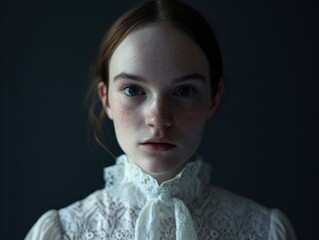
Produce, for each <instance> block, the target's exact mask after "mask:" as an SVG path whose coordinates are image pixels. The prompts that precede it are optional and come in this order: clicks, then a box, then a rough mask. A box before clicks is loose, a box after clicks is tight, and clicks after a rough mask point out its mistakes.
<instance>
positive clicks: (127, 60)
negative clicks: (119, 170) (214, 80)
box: [104, 24, 214, 179]
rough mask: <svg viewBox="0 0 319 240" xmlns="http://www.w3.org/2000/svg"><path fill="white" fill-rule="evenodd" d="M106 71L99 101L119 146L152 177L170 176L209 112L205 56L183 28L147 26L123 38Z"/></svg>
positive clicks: (191, 149) (186, 157) (189, 153)
mask: <svg viewBox="0 0 319 240" xmlns="http://www.w3.org/2000/svg"><path fill="white" fill-rule="evenodd" d="M109 69H110V70H109V88H108V93H107V98H105V99H104V103H105V109H106V112H107V115H108V116H109V118H110V119H112V120H113V123H114V128H115V133H116V137H117V140H118V142H119V145H120V146H121V148H122V149H123V151H124V152H125V153H126V154H127V155H128V157H129V159H131V160H132V161H134V162H135V163H136V164H138V165H139V166H140V167H141V168H142V169H143V170H144V171H146V172H148V173H150V174H152V175H153V176H154V177H155V178H156V177H158V178H166V179H167V178H170V177H173V176H174V175H176V173H177V172H178V171H179V169H180V168H182V167H183V165H184V164H185V163H186V162H188V161H191V160H192V158H193V156H194V153H195V152H196V150H197V148H198V146H199V144H200V142H201V139H202V134H203V131H204V127H205V123H206V120H207V118H208V117H209V116H210V115H211V114H212V113H213V110H214V106H213V104H212V96H211V85H210V80H209V79H210V78H209V66H208V60H207V58H206V56H205V54H204V53H203V51H202V50H201V49H200V48H199V46H198V45H197V44H196V43H195V42H194V41H193V40H192V39H191V38H190V37H189V36H188V35H187V34H185V33H184V32H182V31H180V30H177V29H175V28H172V27H169V26H167V25H164V24H151V25H148V26H146V27H143V28H142V29H139V30H137V31H135V32H133V33H132V34H130V35H128V36H127V37H126V38H125V39H124V40H123V41H122V43H121V44H120V45H119V46H118V47H117V49H116V50H115V52H114V54H113V55H112V57H111V60H110V63H109Z"/></svg>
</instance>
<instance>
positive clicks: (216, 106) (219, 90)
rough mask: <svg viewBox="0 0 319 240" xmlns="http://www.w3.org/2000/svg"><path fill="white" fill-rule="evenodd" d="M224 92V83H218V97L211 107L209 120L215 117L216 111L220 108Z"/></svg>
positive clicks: (213, 100) (216, 96)
mask: <svg viewBox="0 0 319 240" xmlns="http://www.w3.org/2000/svg"><path fill="white" fill-rule="evenodd" d="M223 91H224V83H223V82H222V81H220V82H219V83H218V86H217V92H216V95H215V97H214V98H213V99H212V104H211V106H210V107H209V110H208V118H211V117H212V116H213V114H214V112H215V111H216V109H217V108H218V106H219V102H220V98H221V95H222V93H223Z"/></svg>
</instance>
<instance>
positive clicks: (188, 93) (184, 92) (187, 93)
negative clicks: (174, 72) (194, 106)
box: [174, 86, 196, 97]
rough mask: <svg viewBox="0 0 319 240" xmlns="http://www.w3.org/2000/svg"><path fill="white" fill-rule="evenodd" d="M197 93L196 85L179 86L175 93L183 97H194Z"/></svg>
mask: <svg viewBox="0 0 319 240" xmlns="http://www.w3.org/2000/svg"><path fill="white" fill-rule="evenodd" d="M195 93H196V90H195V88H194V87H189V86H186V87H181V88H179V89H178V90H177V91H176V92H175V93H174V95H176V96H181V97H193V96H194V95H195Z"/></svg>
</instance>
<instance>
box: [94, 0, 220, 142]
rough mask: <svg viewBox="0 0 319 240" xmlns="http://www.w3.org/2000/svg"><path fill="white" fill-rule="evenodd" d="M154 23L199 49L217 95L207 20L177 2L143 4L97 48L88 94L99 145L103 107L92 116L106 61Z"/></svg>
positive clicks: (215, 56) (216, 61) (216, 57)
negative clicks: (177, 31) (182, 35)
mask: <svg viewBox="0 0 319 240" xmlns="http://www.w3.org/2000/svg"><path fill="white" fill-rule="evenodd" d="M154 22H164V23H168V24H170V25H171V26H174V27H177V28H178V29H180V30H182V31H184V32H186V33H187V34H188V35H189V36H190V37H191V38H192V39H193V40H194V41H195V42H196V43H197V44H198V45H199V47H200V48H201V49H202V50H203V51H204V53H205V54H206V56H207V58H208V61H209V67H210V77H211V86H212V93H213V94H212V95H213V96H215V94H216V92H217V88H218V83H219V81H220V79H221V75H222V59H221V54H220V50H219V46H218V44H217V41H216V39H215V36H214V33H213V31H212V29H211V27H210V25H209V23H208V22H207V21H206V19H205V18H204V17H203V16H202V15H201V14H199V13H198V12H197V11H196V10H195V9H193V8H191V7H190V6H188V5H186V4H184V3H181V2H179V1H177V0H146V1H143V2H141V3H139V4H138V5H136V6H134V7H133V8H131V9H130V10H128V11H127V12H125V13H124V14H123V15H122V16H121V17H120V18H119V19H118V20H117V21H116V22H115V23H114V24H113V25H112V26H111V27H110V29H109V30H108V31H107V32H106V34H105V35H104V38H103V40H102V43H101V46H100V50H99V54H98V58H97V62H96V65H95V67H94V72H93V74H94V75H93V79H92V82H91V86H90V89H89V94H88V96H90V97H91V101H92V103H91V107H90V112H89V117H90V122H91V123H92V124H93V126H94V128H93V133H94V136H95V139H96V140H97V141H98V142H99V143H100V141H99V139H98V137H97V134H98V132H99V131H100V129H101V127H102V125H103V122H104V118H105V111H104V110H103V107H102V108H101V109H100V113H99V116H98V117H97V116H96V115H95V112H96V109H95V107H96V105H97V103H98V102H99V99H98V96H97V86H98V83H99V82H100V81H103V82H104V83H105V85H106V87H107V86H108V76H109V69H108V67H109V61H110V59H111V57H112V55H113V53H114V51H115V49H116V48H117V46H118V45H119V44H120V43H121V42H122V41H123V40H124V38H125V37H126V36H127V35H128V34H130V33H132V32H133V31H135V30H137V29H139V28H142V27H143V26H145V25H147V24H150V23H154Z"/></svg>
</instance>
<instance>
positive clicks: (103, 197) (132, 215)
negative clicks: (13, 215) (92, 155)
mask: <svg viewBox="0 0 319 240" xmlns="http://www.w3.org/2000/svg"><path fill="white" fill-rule="evenodd" d="M221 75H222V62H221V56H220V51H219V48H218V45H217V42H216V40H215V37H214V34H213V32H212V30H211V28H210V26H209V24H208V23H207V22H206V21H205V19H204V18H203V17H202V16H201V15H200V14H198V13H197V12H196V11H195V10H194V9H192V8H190V7H188V6H186V5H184V4H182V3H180V2H177V1H173V0H157V1H156V0H149V1H144V2H142V3H141V4H139V5H137V6H135V7H134V8H132V9H131V10H129V11H128V12H126V13H125V14H124V15H123V16H121V17H120V18H119V19H118V21H116V22H115V23H114V25H113V26H112V27H111V28H110V30H109V31H108V32H107V33H106V35H105V37H104V39H103V41H102V44H101V49H100V53H99V57H98V61H97V64H96V69H95V77H94V79H93V82H92V89H94V90H95V91H97V93H98V96H99V98H100V100H101V102H102V110H101V115H100V117H99V119H98V121H97V125H96V126H97V130H98V129H100V127H101V125H102V123H103V120H104V116H105V115H107V117H108V118H109V119H111V120H112V121H113V123H114V128H115V133H116V137H117V140H118V142H119V145H120V146H121V148H122V150H123V151H124V153H125V155H122V156H119V157H118V158H117V161H116V164H115V165H114V166H111V167H108V168H106V169H105V181H106V185H105V188H104V189H102V190H99V191H96V192H94V193H93V194H91V195H90V196H88V197H87V198H86V199H84V200H82V201H79V202H76V203H74V204H72V205H71V206H69V207H66V208H64V209H61V210H58V211H57V210H51V211H48V212H47V213H45V214H44V215H43V216H42V217H41V218H40V219H39V220H38V222H37V223H36V224H35V225H34V227H33V228H32V229H31V230H30V232H29V234H28V235H27V237H26V239H117V240H119V239H143V240H144V239H181V240H182V239H183V240H184V239H227V240H228V239H289V240H292V239H295V236H294V232H293V229H292V228H291V225H290V224H289V221H288V220H287V218H286V217H285V216H284V214H283V213H281V212H280V211H279V210H276V209H267V208H265V207H263V206H261V205H259V204H257V203H255V202H253V201H251V200H248V199H245V198H243V197H240V196H237V195H235V194H232V193H230V192H228V191H226V190H223V189H221V188H218V187H215V186H210V185H209V184H208V183H209V177H210V167H209V165H208V164H206V163H205V162H204V161H203V160H202V159H201V158H200V157H199V156H198V155H196V151H197V148H198V146H199V145H200V142H201V139H202V135H203V132H204V129H205V124H206V122H207V120H208V119H209V118H210V117H212V116H213V114H214V112H215V110H216V108H217V107H218V103H219V99H220V96H221V94H222V90H223V84H222V82H221Z"/></svg>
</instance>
